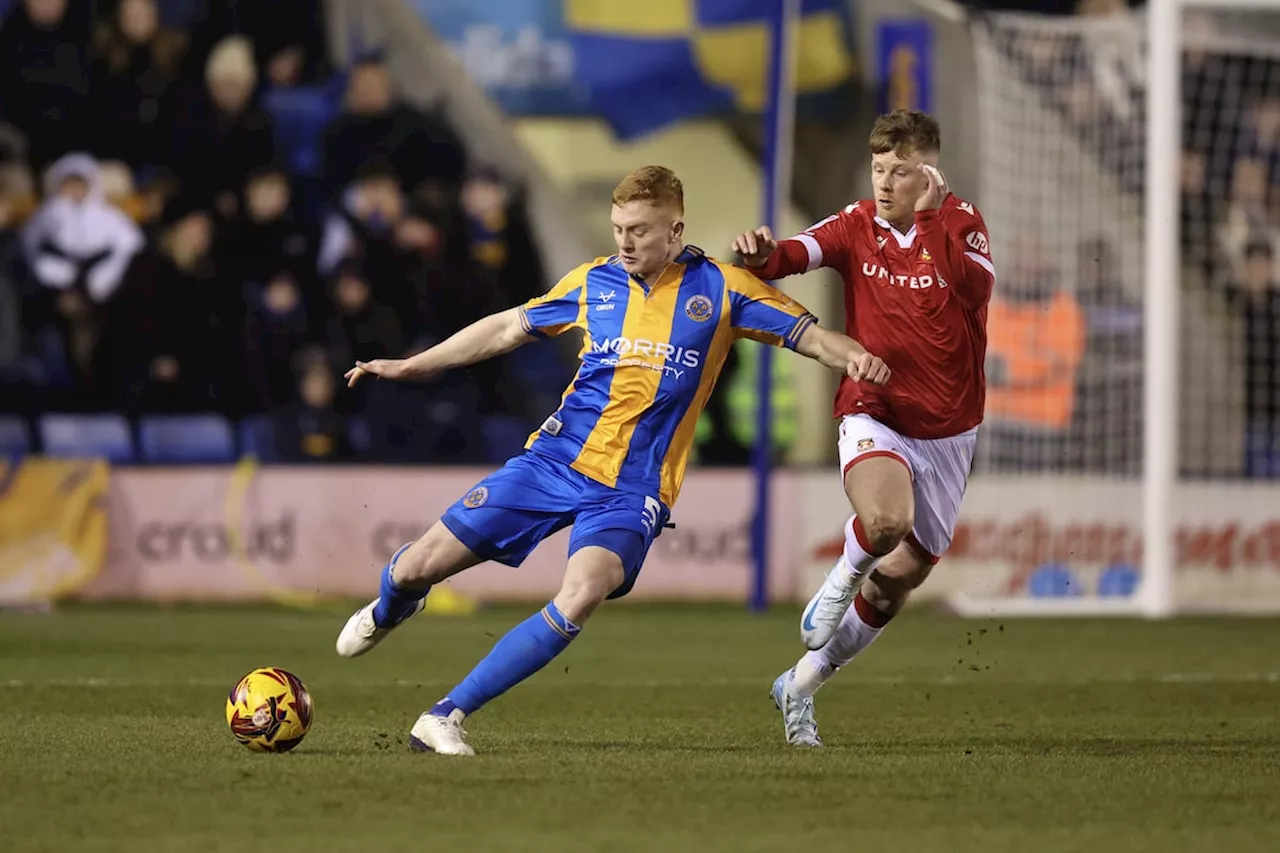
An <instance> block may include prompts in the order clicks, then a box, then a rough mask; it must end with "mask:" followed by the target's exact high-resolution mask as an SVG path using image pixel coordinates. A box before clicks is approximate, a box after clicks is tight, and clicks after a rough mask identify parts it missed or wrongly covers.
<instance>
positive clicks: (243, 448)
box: [240, 415, 278, 462]
mask: <svg viewBox="0 0 1280 853" xmlns="http://www.w3.org/2000/svg"><path fill="white" fill-rule="evenodd" d="M240 454H241V455H242V456H253V457H255V458H256V459H257V460H258V461H259V462H275V461H276V459H277V458H278V457H277V453H276V429H275V424H274V423H272V421H271V418H270V417H268V416H266V415H258V416H255V417H250V418H245V419H244V420H242V421H241V422H240Z"/></svg>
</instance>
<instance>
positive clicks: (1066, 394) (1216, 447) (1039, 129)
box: [957, 9, 1280, 608]
mask: <svg viewBox="0 0 1280 853" xmlns="http://www.w3.org/2000/svg"><path fill="white" fill-rule="evenodd" d="M1144 28H1145V23H1144V20H1143V17H1142V16H1141V14H1137V15H1134V14H1121V15H1115V16H1108V17H1102V18H1087V17H1072V18H1045V17H1038V16H1026V15H1016V14H994V15H989V16H983V17H982V18H980V19H978V20H976V21H975V22H974V27H973V36H974V42H975V50H976V56H977V68H978V92H979V98H978V100H979V104H978V108H979V111H980V119H981V125H982V127H983V139H982V151H981V164H982V186H981V193H980V196H979V200H980V202H981V204H982V206H983V212H984V215H985V217H986V220H987V223H988V225H989V226H990V236H991V244H992V251H993V254H994V255H995V258H996V263H997V266H998V268H999V270H1000V274H1001V275H1000V281H999V284H998V286H997V291H998V292H997V296H996V297H995V299H993V302H992V307H991V313H990V319H989V333H990V346H989V352H990V357H989V363H988V389H989V399H988V407H987V420H986V426H985V427H984V430H983V431H982V434H981V437H980V440H979V455H978V458H977V460H976V462H975V468H974V472H975V476H974V482H973V486H972V487H971V492H970V494H969V495H967V496H966V505H965V508H964V511H963V518H962V521H964V522H965V524H962V531H961V533H962V535H961V536H958V537H957V544H958V546H959V550H960V554H959V556H960V557H961V566H962V567H967V568H971V569H972V578H971V582H970V583H969V584H968V586H969V587H971V588H973V589H974V591H979V592H984V593H997V594H1008V595H1014V596H1017V595H1023V596H1025V595H1027V594H1028V593H1031V594H1032V595H1034V596H1042V595H1043V596H1050V597H1052V596H1084V597H1088V598H1099V597H1112V598H1120V597H1123V596H1125V595H1127V594H1128V593H1129V592H1131V591H1132V589H1133V588H1134V585H1135V583H1136V581H1137V578H1138V577H1139V571H1138V569H1137V566H1139V565H1140V564H1141V550H1140V543H1141V533H1142V527H1141V521H1142V519H1141V490H1140V485H1139V484H1140V476H1141V470H1142V447H1143V444H1142V442H1143V414H1142V409H1143V375H1144V364H1143V341H1142V338H1143V333H1144V328H1143V327H1144V310H1143V301H1144V297H1143V287H1144V283H1143V278H1142V264H1143V189H1144V181H1145V177H1144V169H1145V149H1144V145H1145V135H1146V133H1147V118H1146V116H1145V115H1144V112H1145V103H1144V98H1145V79H1144V77H1145V72H1146V64H1145V63H1146V60H1145V44H1144V39H1145V29H1144ZM1181 29H1182V35H1183V41H1184V45H1185V48H1186V49H1185V51H1184V56H1183V76H1182V112H1183V116H1182V118H1183V122H1182V124H1183V127H1182V151H1183V154H1182V169H1181V182H1182V183H1181V195H1182V200H1181V204H1180V215H1181V226H1180V235H1181V239H1180V246H1179V247H1178V252H1179V261H1180V266H1181V269H1182V275H1181V277H1180V281H1179V286H1180V288H1181V317H1180V323H1181V328H1180V329H1179V330H1178V333H1179V351H1180V360H1179V365H1178V370H1179V382H1178V388H1179V392H1178V393H1179V395H1180V397H1179V406H1178V408H1179V423H1178V424H1177V430H1178V437H1179V453H1178V462H1179V468H1180V476H1181V478H1182V479H1181V481H1180V484H1179V487H1178V488H1179V492H1178V493H1177V494H1178V495H1179V498H1180V499H1179V500H1178V501H1177V504H1178V508H1177V510H1176V511H1175V514H1176V518H1175V519H1174V520H1175V522H1176V523H1177V524H1178V530H1177V532H1176V536H1177V543H1178V545H1177V548H1176V551H1177V555H1178V559H1179V574H1178V575H1177V578H1178V583H1177V586H1176V593H1175V595H1176V598H1177V600H1178V604H1179V606H1181V607H1183V608H1187V607H1189V606H1195V603H1196V600H1197V598H1198V597H1203V596H1204V595H1205V592H1204V590H1205V589H1211V590H1212V593H1211V597H1216V598H1217V599H1222V600H1223V601H1225V599H1227V598H1230V597H1231V595H1232V593H1231V591H1230V588H1231V584H1232V583H1235V582H1236V581H1238V584H1237V586H1238V589H1237V590H1236V592H1235V595H1236V597H1237V598H1238V599H1239V600H1240V601H1241V602H1245V601H1248V602H1250V603H1256V602H1257V600H1258V598H1259V596H1260V595H1261V596H1262V597H1266V595H1270V596H1271V598H1270V600H1271V601H1277V595H1280V588H1277V587H1276V584H1272V583H1270V582H1269V581H1268V582H1261V581H1259V580H1258V577H1257V576H1256V572H1254V574H1253V576H1250V577H1248V578H1246V576H1245V573H1247V572H1249V571H1251V570H1253V569H1256V568H1259V567H1263V566H1265V567H1266V568H1268V569H1272V570H1274V568H1275V567H1276V566H1277V564H1280V521H1277V520H1276V519H1272V518H1270V516H1269V515H1268V513H1273V510H1270V509H1260V508H1259V502H1260V501H1261V502H1267V501H1269V502H1270V504H1271V506H1272V507H1275V506H1276V505H1277V501H1280V491H1276V492H1275V493H1273V492H1272V491H1264V492H1256V491H1254V492H1249V493H1246V492H1245V491H1243V490H1242V489H1241V488H1240V486H1238V485H1233V484H1236V483H1238V482H1239V480H1240V479H1241V478H1245V477H1250V478H1268V477H1270V478H1280V420H1278V419H1277V408H1280V406H1278V405H1277V404H1280V377H1278V375H1277V367H1278V366H1280V295H1278V294H1280V290H1278V289H1277V284H1276V282H1277V280H1278V279H1280V9H1277V10H1276V11H1263V12H1234V11H1225V12H1224V11H1221V10H1214V11H1212V13H1202V12H1198V11H1197V12H1190V13H1187V14H1186V15H1185V16H1184V18H1183V21H1182V28H1181ZM1210 481H1216V482H1210ZM1278 484H1280V479H1275V480H1273V481H1272V482H1271V483H1269V484H1267V485H1265V486H1255V487H1254V488H1255V489H1256V488H1263V489H1277V486H1278ZM992 531H999V535H996V534H995V533H992V535H991V536H990V537H986V538H984V536H983V535H982V534H983V533H984V532H992ZM1000 536H1004V537H1006V538H1011V539H1013V540H1014V542H1013V544H1008V545H1003V546H1002V545H1000V544H999V542H998V540H999V538H1000ZM1250 537H1252V538H1250ZM1260 542H1261V543H1263V544H1261V545H1260V544H1259V543H1260ZM982 543H986V544H982ZM966 560H967V561H968V562H965V561H966ZM992 566H997V567H999V568H997V570H996V571H994V572H993V571H992ZM1202 570H1203V571H1202ZM1214 572H1216V574H1213V573H1214ZM1234 572H1239V573H1240V574H1239V575H1232V573H1234ZM1275 574H1277V573H1275V572H1274V571H1273V572H1272V575H1273V576H1274V575H1275ZM1224 577H1225V578H1227V581H1228V582H1227V584H1226V587H1227V591H1226V592H1223V578H1224ZM1260 584H1261V585H1260Z"/></svg>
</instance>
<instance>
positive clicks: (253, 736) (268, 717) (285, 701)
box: [227, 666, 312, 752]
mask: <svg viewBox="0 0 1280 853" xmlns="http://www.w3.org/2000/svg"><path fill="white" fill-rule="evenodd" d="M311 719H312V705H311V693H310V691H308V690H307V686H306V685H305V684H303V683H302V679H300V678H298V676H296V675H294V674H293V673H292V672H287V671H286V670H283V669H281V668H280V667H278V666H269V667H263V668H262V669H255V670H254V671H253V672H251V673H249V674H248V675H246V676H245V677H244V678H242V679H240V681H239V682H237V683H236V686H235V687H233V688H231V693H230V695H228V696H227V725H228V726H230V727H231V733H232V734H233V735H235V736H236V740H238V741H240V742H241V743H242V744H244V745H245V746H247V747H248V748H249V749H251V750H253V751H254V752H288V751H289V750H291V749H293V748H294V747H295V746H297V745H298V744H300V743H302V739H303V738H304V737H306V735H307V731H308V730H309V729H310V728H311Z"/></svg>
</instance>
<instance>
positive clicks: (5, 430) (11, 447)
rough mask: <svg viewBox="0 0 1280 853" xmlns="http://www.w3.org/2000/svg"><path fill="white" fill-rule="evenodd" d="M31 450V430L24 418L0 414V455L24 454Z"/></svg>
mask: <svg viewBox="0 0 1280 853" xmlns="http://www.w3.org/2000/svg"><path fill="white" fill-rule="evenodd" d="M30 452H31V430H30V429H29V428H28V427H27V422H26V420H25V419H24V418H21V417H18V416H17V415H3V416H0V456H25V455H26V454H28V453H30Z"/></svg>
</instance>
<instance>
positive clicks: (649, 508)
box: [440, 453, 670, 598]
mask: <svg viewBox="0 0 1280 853" xmlns="http://www.w3.org/2000/svg"><path fill="white" fill-rule="evenodd" d="M669 517H670V511H669V510H668V509H667V508H666V507H665V506H663V504H662V503H661V502H660V501H659V500H658V499H657V498H655V497H649V496H646V495H643V494H638V493H633V492H623V491H619V490H618V489H612V488H609V487H608V486H605V485H602V484H600V483H597V482H596V481H595V480H592V479H591V478H589V477H587V476H585V475H583V474H579V473H578V472H577V471H575V470H573V469H572V468H570V467H569V466H568V465H565V464H564V463H562V462H554V461H552V460H550V459H546V458H544V457H542V456H539V455H537V454H535V453H524V454H522V455H520V456H517V457H515V458H513V459H511V460H510V461H509V462H507V464H506V465H504V466H502V467H501V468H499V469H498V470H497V471H495V472H494V473H493V474H490V475H489V476H488V477H485V478H484V479H483V480H481V481H480V482H479V483H477V484H476V485H475V486H474V487H473V488H472V489H471V490H470V491H468V492H467V493H466V495H464V496H463V497H462V498H461V499H460V500H458V501H457V503H455V504H454V505H453V506H451V507H449V509H448V510H447V511H446V512H445V514H444V515H443V516H442V517H441V519H440V520H441V521H442V522H443V523H444V526H445V527H447V528H449V531H450V532H451V533H453V535H454V536H456V537H458V539H459V540H460V541H461V542H462V544H464V545H466V546H467V547H468V548H469V549H470V550H471V552H472V553H473V554H475V555H476V556H477V557H480V558H481V559H484V560H493V561H495V562H498V563H503V564H504V565H508V566H519V565H520V564H521V563H522V562H524V558H525V557H527V556H529V553H530V552H531V551H533V549H534V548H535V547H536V546H537V545H538V543H539V542H541V541H542V540H543V539H546V538H547V537H548V536H550V535H552V534H553V533H555V532H556V531H559V530H563V529H564V528H565V527H568V526H569V525H571V524H572V525H573V532H572V534H571V535H570V537H569V555H570V556H572V555H573V554H574V552H576V551H577V550H578V549H579V548H583V547H586V546H588V545H596V546H599V547H602V548H606V549H608V550H609V551H612V552H613V553H615V554H617V555H618V556H619V557H620V558H621V559H622V568H623V571H624V573H625V574H624V580H623V582H622V585H621V586H620V587H618V588H617V589H616V590H614V591H613V593H612V594H610V596H609V597H610V598H618V597H620V596H623V595H626V594H627V593H628V592H630V591H631V587H632V586H634V585H635V582H636V577H637V576H638V575H639V574H640V567H641V566H642V565H643V564H644V558H645V555H646V554H648V553H649V546H650V545H652V544H653V540H654V539H656V538H658V534H660V533H661V532H662V528H663V527H664V526H665V525H666V523H667V519H668V518H669Z"/></svg>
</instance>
